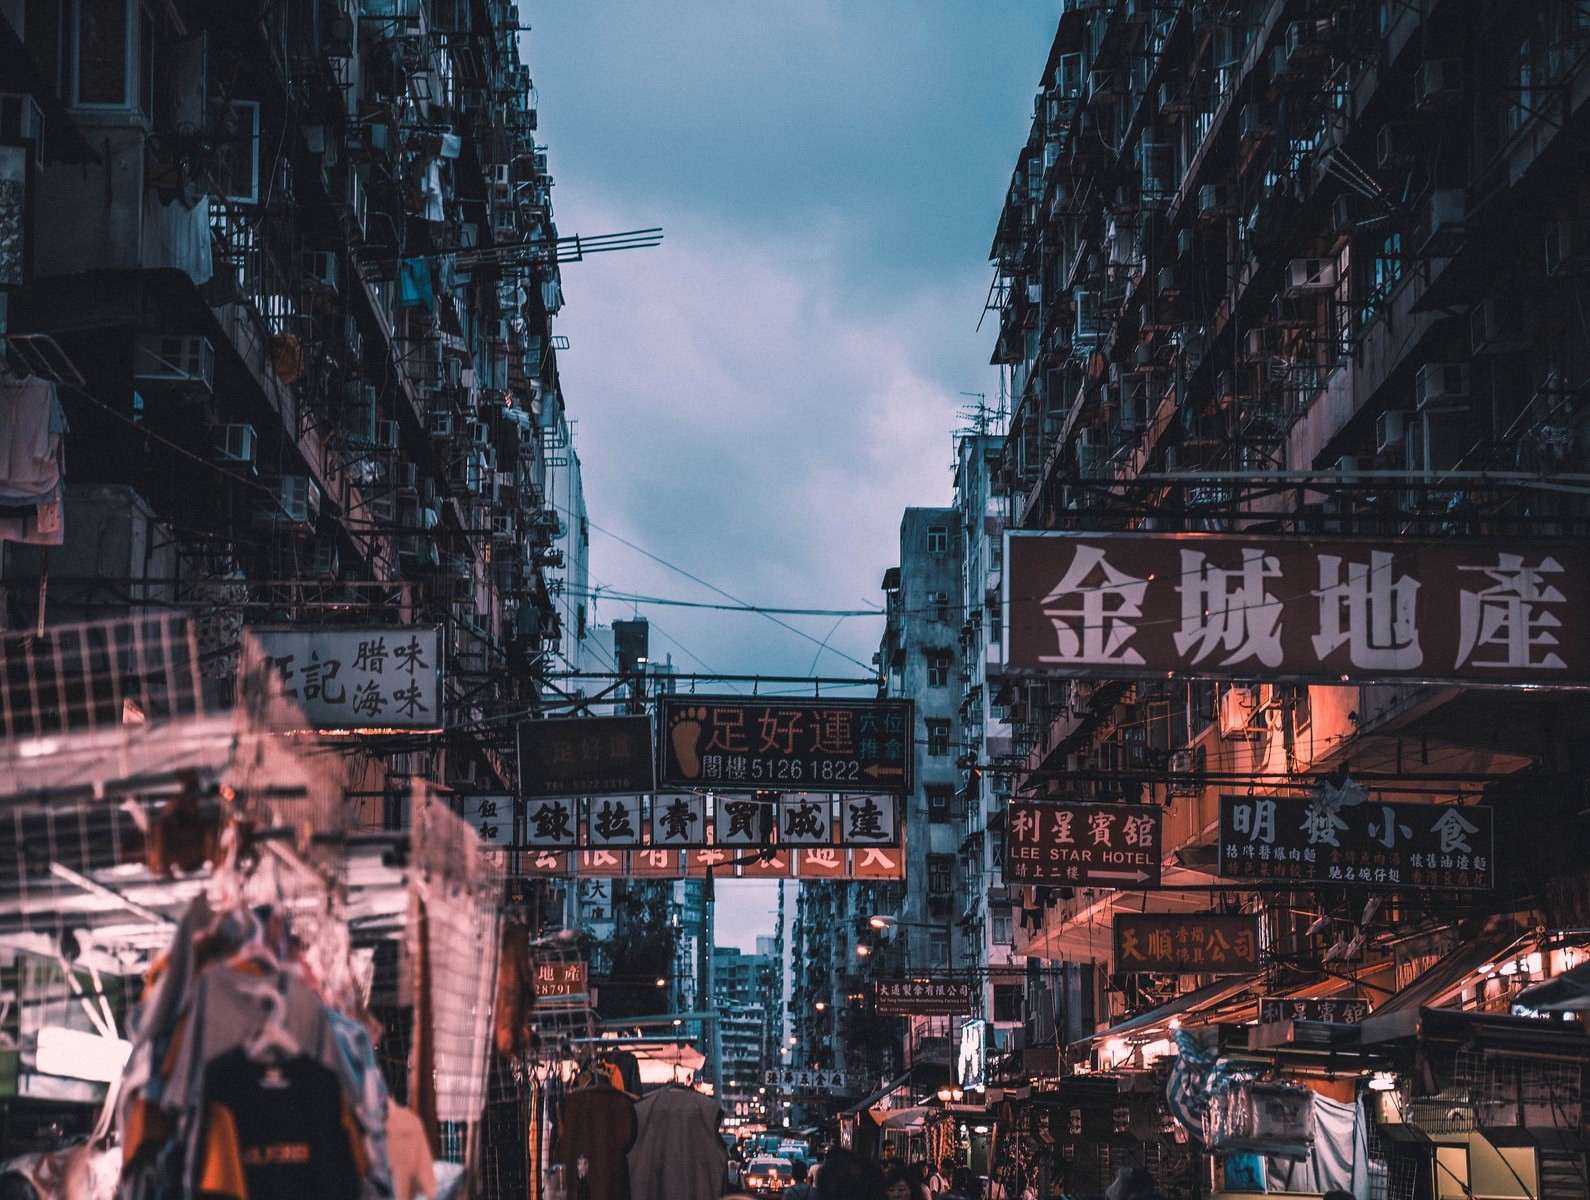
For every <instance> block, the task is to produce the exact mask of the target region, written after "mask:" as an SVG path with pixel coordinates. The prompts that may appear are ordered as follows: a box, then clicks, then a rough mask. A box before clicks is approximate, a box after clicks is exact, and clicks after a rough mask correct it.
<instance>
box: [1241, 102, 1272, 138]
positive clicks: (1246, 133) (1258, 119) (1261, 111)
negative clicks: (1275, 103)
mask: <svg viewBox="0 0 1590 1200" xmlns="http://www.w3.org/2000/svg"><path fill="white" fill-rule="evenodd" d="M1274 133H1275V110H1274V109H1272V108H1271V107H1270V106H1269V105H1268V104H1260V103H1257V102H1255V103H1251V104H1244V105H1243V106H1242V108H1241V109H1239V110H1238V112H1237V136H1238V137H1239V138H1241V139H1242V140H1243V141H1244V142H1252V141H1258V140H1259V139H1261V138H1267V137H1270V136H1271V135H1272V134H1274Z"/></svg>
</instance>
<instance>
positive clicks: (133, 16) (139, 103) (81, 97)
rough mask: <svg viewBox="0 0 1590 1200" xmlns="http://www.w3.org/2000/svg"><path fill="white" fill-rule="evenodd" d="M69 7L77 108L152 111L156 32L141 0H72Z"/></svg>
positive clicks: (72, 67)
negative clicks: (151, 93)
mask: <svg viewBox="0 0 1590 1200" xmlns="http://www.w3.org/2000/svg"><path fill="white" fill-rule="evenodd" d="M66 11H67V14H68V18H69V20H70V21H71V28H70V31H69V33H70V39H71V40H70V42H69V43H68V45H69V47H70V51H69V57H68V62H69V64H70V66H71V102H72V105H73V107H75V108H95V109H139V108H141V109H143V110H144V111H146V112H147V111H148V110H149V108H150V107H151V105H150V104H149V102H148V96H147V93H148V91H149V89H151V88H152V87H153V85H154V30H153V29H152V28H151V26H150V23H149V22H148V21H147V20H145V19H144V14H143V8H142V6H141V5H140V4H139V2H138V0H72V3H71V4H70V5H69V6H68V7H67V9H66Z"/></svg>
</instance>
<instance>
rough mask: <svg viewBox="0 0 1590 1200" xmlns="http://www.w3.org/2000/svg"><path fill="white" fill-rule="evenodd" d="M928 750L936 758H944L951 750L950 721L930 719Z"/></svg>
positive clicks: (928, 725) (928, 724)
mask: <svg viewBox="0 0 1590 1200" xmlns="http://www.w3.org/2000/svg"><path fill="white" fill-rule="evenodd" d="M927 752H928V753H929V754H931V755H933V756H934V757H935V758H942V757H943V756H944V755H946V754H948V753H949V752H950V723H949V722H948V721H929V722H928V723H927Z"/></svg>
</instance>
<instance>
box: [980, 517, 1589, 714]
mask: <svg viewBox="0 0 1590 1200" xmlns="http://www.w3.org/2000/svg"><path fill="white" fill-rule="evenodd" d="M1008 536H1009V545H1008V550H1007V556H1006V572H1005V589H1006V591H1005V601H1006V609H1007V629H1008V637H1009V653H1008V657H1007V660H1006V669H1007V670H1009V671H1012V672H1017V673H1020V672H1027V673H1039V674H1045V675H1076V674H1084V675H1098V674H1101V673H1106V674H1108V675H1112V676H1116V677H1127V676H1133V675H1161V676H1162V675H1166V674H1171V675H1189V676H1199V677H1205V678H1228V677H1240V678H1250V677H1252V676H1253V675H1254V674H1255V672H1263V673H1265V676H1266V677H1267V678H1277V679H1320V680H1338V681H1339V680H1342V679H1407V680H1428V681H1443V682H1445V681H1450V682H1458V683H1493V684H1518V683H1565V684H1585V683H1587V682H1590V635H1587V634H1586V632H1585V629H1584V626H1583V622H1581V621H1578V620H1577V619H1576V615H1575V614H1578V613H1581V612H1583V611H1584V610H1585V608H1586V607H1587V605H1590V544H1586V543H1580V542H1566V541H1556V540H1538V539H1531V540H1523V541H1510V542H1500V541H1494V540H1486V539H1478V538H1442V539H1439V540H1427V541H1426V540H1418V539H1412V538H1408V539H1403V540H1396V541H1382V540H1372V539H1363V538H1346V537H1313V536H1300V535H1284V536H1266V535H1259V534H1216V533H1178V534H1144V533H1108V534H1075V533H1023V532H1014V533H1011V534H1010V535H1008Z"/></svg>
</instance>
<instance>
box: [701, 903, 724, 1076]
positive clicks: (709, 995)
mask: <svg viewBox="0 0 1590 1200" xmlns="http://www.w3.org/2000/svg"><path fill="white" fill-rule="evenodd" d="M717 907H718V901H717V897H716V892H715V889H714V888H713V886H712V880H711V878H710V877H709V878H708V880H707V931H706V937H705V938H704V939H703V949H704V953H705V955H706V962H705V964H704V967H705V969H704V970H703V971H702V972H701V975H702V978H703V980H704V981H705V984H704V987H703V990H704V991H705V992H706V995H705V996H703V997H702V1000H703V1001H704V1003H703V1004H702V1005H701V1007H702V1008H704V1009H708V1010H710V1011H712V1012H717V1009H718V993H717V986H716V983H717V981H716V972H715V969H714V962H713V960H714V959H715V958H716V957H717V956H716V955H715V954H714V953H713V948H714V947H715V946H716V945H717ZM701 1036H702V1037H704V1038H709V1039H710V1044H709V1047H708V1052H707V1070H708V1072H709V1074H708V1076H707V1079H708V1080H709V1081H710V1082H711V1084H712V1094H713V1095H714V1096H716V1097H717V1098H718V1101H719V1103H720V1104H721V1103H722V1101H723V1023H722V1022H721V1021H713V1022H711V1023H710V1024H708V1023H705V1022H703V1024H702V1026H701Z"/></svg>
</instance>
